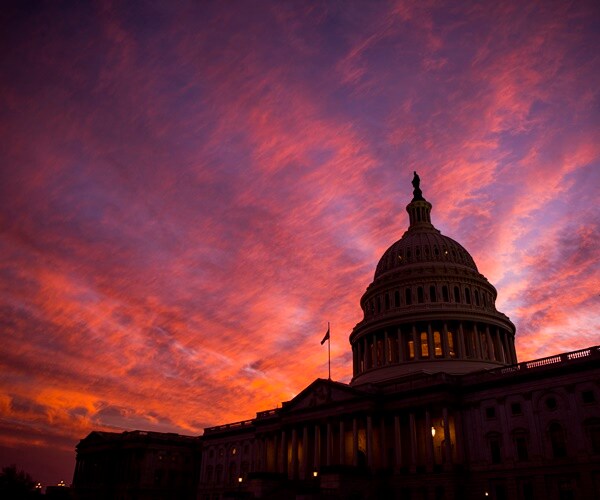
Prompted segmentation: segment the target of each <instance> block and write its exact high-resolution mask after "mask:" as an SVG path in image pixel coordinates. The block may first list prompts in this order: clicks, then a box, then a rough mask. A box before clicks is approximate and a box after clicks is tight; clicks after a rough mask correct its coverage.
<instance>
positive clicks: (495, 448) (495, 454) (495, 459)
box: [490, 437, 502, 464]
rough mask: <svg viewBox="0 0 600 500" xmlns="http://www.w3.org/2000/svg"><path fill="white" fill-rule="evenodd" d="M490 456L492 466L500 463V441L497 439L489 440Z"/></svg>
mask: <svg viewBox="0 0 600 500" xmlns="http://www.w3.org/2000/svg"><path fill="white" fill-rule="evenodd" d="M490 454H491V458H492V463H493V464H499V463H500V462H502V457H501V455H500V440H499V439H498V438H497V437H493V438H490Z"/></svg>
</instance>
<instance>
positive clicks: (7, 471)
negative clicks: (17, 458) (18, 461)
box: [0, 465, 36, 500]
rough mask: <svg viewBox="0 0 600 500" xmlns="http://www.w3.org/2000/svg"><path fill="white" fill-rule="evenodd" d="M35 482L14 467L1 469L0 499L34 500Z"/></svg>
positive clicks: (25, 473)
mask: <svg viewBox="0 0 600 500" xmlns="http://www.w3.org/2000/svg"><path fill="white" fill-rule="evenodd" d="M35 493H36V490H35V482H34V481H33V479H32V478H31V476H30V475H29V474H27V472H25V471H23V470H17V466H16V465H9V466H8V467H2V472H0V498H3V499H6V500H21V499H25V498H34V496H35Z"/></svg>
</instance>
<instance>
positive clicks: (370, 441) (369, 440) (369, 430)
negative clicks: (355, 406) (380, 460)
mask: <svg viewBox="0 0 600 500" xmlns="http://www.w3.org/2000/svg"><path fill="white" fill-rule="evenodd" d="M367 465H368V466H369V468H373V418H372V417H371V415H367Z"/></svg>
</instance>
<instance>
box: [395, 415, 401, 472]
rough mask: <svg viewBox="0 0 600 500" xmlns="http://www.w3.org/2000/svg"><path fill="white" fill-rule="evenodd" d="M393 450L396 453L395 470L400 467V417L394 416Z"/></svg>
mask: <svg viewBox="0 0 600 500" xmlns="http://www.w3.org/2000/svg"><path fill="white" fill-rule="evenodd" d="M394 450H395V451H396V468H398V469H399V468H400V467H402V434H401V431H400V416H399V415H395V416H394Z"/></svg>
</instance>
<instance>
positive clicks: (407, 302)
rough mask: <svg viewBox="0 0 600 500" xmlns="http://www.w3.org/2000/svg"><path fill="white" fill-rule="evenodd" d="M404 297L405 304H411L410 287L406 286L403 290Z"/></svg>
mask: <svg viewBox="0 0 600 500" xmlns="http://www.w3.org/2000/svg"><path fill="white" fill-rule="evenodd" d="M405 299H406V305H407V306H410V305H411V304H412V290H411V289H410V288H407V289H406V290H405Z"/></svg>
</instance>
